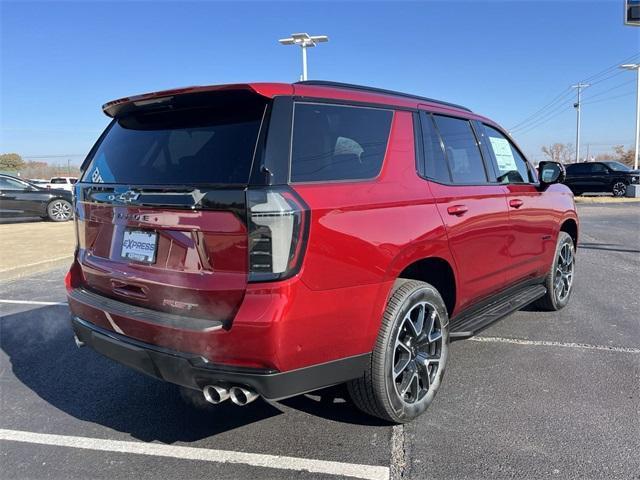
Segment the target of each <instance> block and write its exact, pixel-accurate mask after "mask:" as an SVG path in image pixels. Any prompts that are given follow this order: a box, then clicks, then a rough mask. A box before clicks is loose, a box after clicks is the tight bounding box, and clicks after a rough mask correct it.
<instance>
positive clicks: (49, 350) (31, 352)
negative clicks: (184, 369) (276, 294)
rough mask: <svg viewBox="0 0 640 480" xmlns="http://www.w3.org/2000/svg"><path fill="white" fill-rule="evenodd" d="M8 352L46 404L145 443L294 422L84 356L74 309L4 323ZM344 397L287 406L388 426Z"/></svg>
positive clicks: (263, 407) (326, 395) (0, 342)
mask: <svg viewBox="0 0 640 480" xmlns="http://www.w3.org/2000/svg"><path fill="white" fill-rule="evenodd" d="M0 347H1V348H2V350H3V351H4V352H5V353H6V354H7V356H8V357H9V361H10V363H11V365H10V369H11V371H12V372H13V374H14V375H15V377H16V378H17V379H18V380H19V381H20V382H22V383H23V384H24V385H25V386H27V387H28V388H29V389H31V390H32V391H33V392H35V393H36V394H37V395H38V396H39V397H41V398H42V399H44V400H45V401H46V402H48V403H50V404H51V405H53V406H54V407H56V408H57V409H59V410H61V411H63V412H65V413H67V414H69V415H72V416H73V417H75V418H77V419H79V420H82V421H85V422H92V423H97V424H100V425H103V426H106V427H108V428H112V429H115V430H118V431H121V432H126V433H129V434H130V435H131V436H133V437H134V438H137V439H140V440H144V441H152V440H158V441H161V442H164V443H174V442H192V441H196V440H200V439H203V438H206V437H210V436H212V435H216V434H219V433H223V432H226V431H229V430H233V429H235V428H239V427H242V426H245V425H248V424H251V423H254V422H259V421H261V420H265V419H268V418H272V417H275V416H279V415H286V412H283V411H282V410H281V409H279V408H278V404H277V403H275V404H271V403H268V402H266V401H262V400H256V401H255V402H253V403H251V404H249V405H247V406H245V407H237V406H235V405H233V404H232V403H231V402H225V403H223V404H221V405H216V406H214V405H209V404H207V403H205V402H203V401H202V400H201V396H200V395H199V392H197V391H194V395H185V393H184V392H183V391H182V392H181V389H180V388H178V387H177V386H175V385H171V384H168V383H165V382H161V381H158V380H155V379H153V378H150V377H147V376H145V375H142V374H140V373H137V372H135V371H133V370H130V369H129V368H127V367H124V366H122V365H119V364H117V363H115V362H113V361H111V360H109V359H107V358H104V357H102V356H100V355H99V354H98V353H96V352H94V351H92V350H90V349H86V348H85V349H78V348H77V347H76V346H75V344H74V342H73V334H72V330H71V326H70V324H69V321H68V313H67V307H66V306H49V307H43V308H37V309H33V310H29V311H26V312H20V313H15V314H11V315H6V316H3V317H1V319H0ZM8 370H9V365H2V366H0V372H2V371H4V372H7V371H8ZM5 375H6V373H4V374H3V375H2V376H5ZM3 380H5V381H6V379H3ZM344 393H345V392H344V391H343V389H341V388H340V387H333V388H329V389H325V390H323V391H319V392H316V394H315V395H304V396H299V397H296V398H292V399H288V400H285V401H283V402H282V403H283V404H284V405H286V406H288V407H290V408H293V409H296V410H300V411H302V412H306V413H308V414H311V415H314V416H318V417H322V418H326V419H331V420H336V421H339V422H347V423H352V424H358V425H380V426H382V425H387V424H385V423H384V422H382V421H378V420H376V419H373V418H371V417H368V416H366V415H364V414H362V413H361V412H359V411H358V410H356V408H355V407H354V406H353V405H352V404H351V403H350V402H347V401H345V400H344V397H345V395H344ZM12 395H18V394H17V393H12V390H11V389H8V388H5V389H4V392H3V397H4V401H5V404H9V405H11V404H16V405H20V404H22V403H24V401H25V399H23V398H12V397H11V396H12ZM185 400H186V401H185ZM8 411H9V410H7V411H6V412H5V415H6V414H7V412H8ZM5 420H6V418H5ZM3 423H4V422H3Z"/></svg>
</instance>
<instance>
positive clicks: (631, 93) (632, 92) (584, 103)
mask: <svg viewBox="0 0 640 480" xmlns="http://www.w3.org/2000/svg"><path fill="white" fill-rule="evenodd" d="M634 93H636V92H635V91H631V92H627V93H623V94H620V95H614V96H613V97H605V98H600V99H598V100H592V101H590V102H583V105H591V104H592V103H600V102H608V101H609V100H614V99H616V98H622V97H628V96H630V95H633V94H634Z"/></svg>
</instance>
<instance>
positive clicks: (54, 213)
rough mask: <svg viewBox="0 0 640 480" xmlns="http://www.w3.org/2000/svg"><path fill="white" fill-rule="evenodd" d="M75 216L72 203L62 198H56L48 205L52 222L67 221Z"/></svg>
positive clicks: (48, 215)
mask: <svg viewBox="0 0 640 480" xmlns="http://www.w3.org/2000/svg"><path fill="white" fill-rule="evenodd" d="M72 217H73V207H72V206H71V203H69V202H67V201H66V200H64V199H62V198H56V199H55V200H52V201H51V202H49V205H47V218H48V219H49V220H51V221H52V222H66V221H68V220H71V218H72Z"/></svg>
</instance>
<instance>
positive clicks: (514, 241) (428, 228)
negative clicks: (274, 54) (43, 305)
mask: <svg viewBox="0 0 640 480" xmlns="http://www.w3.org/2000/svg"><path fill="white" fill-rule="evenodd" d="M103 109H104V112H105V113H106V114H107V115H108V116H110V117H112V118H113V121H112V122H111V124H110V125H109V127H108V128H107V130H106V131H105V133H104V134H103V135H102V136H101V138H100V139H99V141H98V143H97V144H96V145H95V147H94V148H93V149H92V150H91V152H90V154H89V156H88V158H87V160H86V161H85V163H84V165H83V171H84V173H83V175H82V178H81V180H80V181H79V182H78V183H77V184H76V196H75V199H76V205H75V208H76V226H77V233H78V241H79V243H78V248H77V250H76V254H75V261H74V263H73V265H72V267H71V270H70V272H69V274H68V275H67V277H66V287H67V291H68V298H69V306H70V308H71V312H72V323H73V329H74V331H75V335H76V342H77V344H78V345H79V346H83V345H88V346H91V347H92V348H94V349H96V350H97V351H99V352H100V353H102V354H104V355H106V356H107V357H110V358H112V359H115V360H117V361H119V362H121V363H124V364H125V365H128V366H130V367H132V368H135V369H137V370H139V371H141V372H144V373H146V374H148V375H152V376H154V377H157V378H161V379H163V380H166V381H169V382H173V383H176V384H178V385H181V386H183V387H186V388H189V389H194V390H198V391H200V392H202V394H203V395H204V398H205V399H206V400H207V401H209V402H211V403H220V402H223V401H225V400H227V399H231V401H233V402H234V403H235V404H237V405H246V404H247V403H249V402H251V401H253V400H255V399H256V398H257V397H258V396H262V397H264V398H266V399H270V400H278V399H282V398H286V397H291V396H294V395H298V394H301V393H305V392H309V391H312V390H316V389H319V388H322V387H326V386H330V385H336V384H339V383H343V382H347V384H348V389H349V392H350V394H351V397H352V399H353V401H354V403H355V404H356V405H357V406H358V407H359V408H361V409H362V410H363V411H365V412H367V413H369V414H371V415H375V416H378V417H380V418H383V419H387V420H391V421H394V422H406V421H409V420H411V419H413V418H415V417H416V416H418V415H419V414H420V413H422V412H423V411H424V410H425V409H426V408H427V407H428V405H429V404H430V403H431V401H432V400H433V398H434V395H435V394H436V392H437V390H438V388H439V386H440V383H441V380H442V377H443V375H444V371H445V366H446V363H447V358H448V356H449V340H450V339H451V338H456V337H457V338H463V337H468V336H470V335H474V334H475V333H476V332H478V331H480V330H481V329H483V328H485V327H486V326H487V325H489V324H491V323H492V322H494V321H496V320H498V319H500V318H502V317H504V316H505V315H507V314H509V313H511V312H513V311H515V310H517V309H519V308H521V307H523V306H525V305H527V304H530V303H532V302H536V303H535V304H536V306H537V307H538V308H541V309H545V310H559V309H561V308H563V307H564V306H565V305H567V302H568V301H569V298H570V295H571V291H572V288H573V283H574V282H573V277H574V260H575V246H576V245H577V240H578V218H577V215H576V210H575V205H574V202H573V195H571V192H570V191H569V189H568V188H567V187H566V186H564V185H562V184H559V183H558V182H560V181H561V180H562V179H563V175H564V169H563V167H562V166H561V165H559V164H556V163H553V162H543V163H541V165H540V167H539V173H540V175H539V177H538V172H536V171H535V170H534V169H533V168H532V166H531V165H530V163H529V162H528V161H527V160H526V159H525V157H524V155H523V154H522V152H521V151H520V149H519V148H518V147H517V146H516V145H515V144H514V143H513V141H512V140H511V138H510V137H509V136H508V135H507V134H506V133H505V132H504V130H503V129H502V128H501V127H500V126H499V125H497V124H496V123H495V122H493V121H491V120H489V119H488V118H485V117H482V116H480V115H478V114H475V113H473V112H472V111H471V110H469V109H467V108H465V107H461V106H459V105H453V104H450V103H446V102H441V101H437V100H433V99H429V98H423V97H418V96H414V95H408V94H403V93H399V92H391V91H387V90H381V89H375V88H369V87H361V86H355V85H345V84H338V83H332V82H301V83H296V84H293V85H291V84H278V83H252V84H237V85H219V86H210V87H193V88H186V89H181V90H173V91H166V92H158V93H152V94H148V95H141V96H137V97H132V98H124V99H121V100H117V101H114V102H111V103H108V104H106V105H105V106H104V107H103Z"/></svg>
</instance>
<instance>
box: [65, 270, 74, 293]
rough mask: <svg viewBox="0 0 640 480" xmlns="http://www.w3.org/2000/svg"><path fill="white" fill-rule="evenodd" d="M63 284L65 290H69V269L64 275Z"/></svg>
mask: <svg viewBox="0 0 640 480" xmlns="http://www.w3.org/2000/svg"><path fill="white" fill-rule="evenodd" d="M64 286H65V288H66V289H67V290H71V289H72V287H71V270H69V271H68V272H67V274H66V275H65V276H64Z"/></svg>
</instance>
